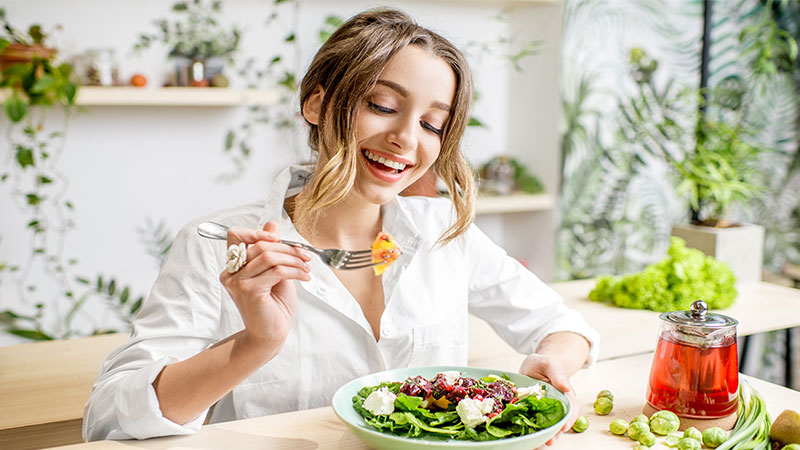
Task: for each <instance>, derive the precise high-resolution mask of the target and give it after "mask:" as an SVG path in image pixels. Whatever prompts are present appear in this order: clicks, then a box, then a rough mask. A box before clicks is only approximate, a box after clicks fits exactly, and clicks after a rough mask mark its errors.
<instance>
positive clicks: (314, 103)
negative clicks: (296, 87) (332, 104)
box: [303, 85, 325, 125]
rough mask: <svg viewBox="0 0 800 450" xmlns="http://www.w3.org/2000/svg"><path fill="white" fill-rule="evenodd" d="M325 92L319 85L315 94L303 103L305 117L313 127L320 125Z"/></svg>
mask: <svg viewBox="0 0 800 450" xmlns="http://www.w3.org/2000/svg"><path fill="white" fill-rule="evenodd" d="M324 96H325V91H324V90H323V89H322V86H320V85H317V88H316V89H314V92H312V93H311V95H309V96H308V98H307V99H306V101H305V102H303V117H304V118H305V119H306V120H307V121H308V123H310V124H312V125H319V114H320V108H322V98H323V97H324Z"/></svg>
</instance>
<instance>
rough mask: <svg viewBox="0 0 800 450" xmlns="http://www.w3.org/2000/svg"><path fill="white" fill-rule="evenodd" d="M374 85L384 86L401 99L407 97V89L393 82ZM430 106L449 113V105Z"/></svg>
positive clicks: (437, 104)
mask: <svg viewBox="0 0 800 450" xmlns="http://www.w3.org/2000/svg"><path fill="white" fill-rule="evenodd" d="M375 83H376V84H380V85H383V86H386V87H388V88H389V89H391V90H393V91H395V92H397V93H398V94H400V95H402V96H403V97H408V89H406V88H404V87H403V86H401V85H399V84H397V83H395V82H394V81H389V80H378V81H376V82H375ZM431 106H433V107H434V108H436V109H441V110H443V111H447V112H450V105H448V104H446V103H442V102H437V101H434V102H432V103H431Z"/></svg>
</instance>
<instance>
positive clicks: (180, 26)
mask: <svg viewBox="0 0 800 450" xmlns="http://www.w3.org/2000/svg"><path fill="white" fill-rule="evenodd" d="M172 12H173V13H174V14H175V19H174V20H168V19H159V20H156V21H155V25H156V26H157V27H158V31H157V32H155V33H142V34H140V35H139V38H138V41H137V42H136V44H135V45H134V50H137V51H141V50H143V49H146V48H149V47H150V46H151V45H152V44H153V43H154V42H160V43H162V44H164V45H166V46H167V47H169V53H168V55H169V57H170V58H173V59H175V60H176V64H177V80H176V81H177V84H178V85H179V86H208V85H209V83H211V82H212V80H214V75H215V74H216V73H219V72H220V70H221V69H219V67H218V66H215V63H218V62H219V61H220V60H224V61H225V62H228V63H233V55H234V53H235V52H236V50H237V49H238V47H239V40H240V38H241V34H242V32H241V30H240V29H239V28H237V27H236V26H233V27H231V28H229V29H226V28H225V27H223V26H222V25H221V23H220V21H219V16H220V15H221V13H222V1H220V0H212V1H210V2H206V1H205V0H190V1H179V2H176V3H174V4H173V5H172ZM218 79H220V78H219V77H218ZM219 83H220V84H224V82H219Z"/></svg>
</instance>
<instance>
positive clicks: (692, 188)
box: [623, 48, 766, 281]
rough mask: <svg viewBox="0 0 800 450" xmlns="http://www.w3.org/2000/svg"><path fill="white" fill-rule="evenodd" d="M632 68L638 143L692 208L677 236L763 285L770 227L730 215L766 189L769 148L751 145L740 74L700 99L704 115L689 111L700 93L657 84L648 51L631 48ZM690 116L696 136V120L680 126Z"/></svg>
mask: <svg viewBox="0 0 800 450" xmlns="http://www.w3.org/2000/svg"><path fill="white" fill-rule="evenodd" d="M630 62H631V69H632V75H633V78H634V80H635V81H636V83H637V85H638V87H639V93H638V96H637V97H635V98H633V99H631V101H630V104H627V105H623V109H624V111H625V117H626V118H627V125H628V127H629V131H630V132H631V133H632V134H631V136H632V137H631V139H635V140H640V141H642V142H643V143H644V144H645V148H648V149H651V150H652V151H653V154H654V155H656V156H659V157H662V158H663V159H664V160H665V161H666V162H667V164H668V165H669V166H670V168H671V169H672V172H673V174H674V175H675V176H676V187H677V191H678V193H679V194H681V195H683V196H685V197H686V199H687V201H688V205H689V223H688V224H676V225H674V226H673V227H672V232H671V233H672V235H673V236H677V237H680V238H682V239H684V240H685V241H686V245H687V246H688V247H693V248H697V249H699V250H701V251H703V252H704V253H706V254H708V255H711V256H713V257H715V258H716V259H718V260H720V261H724V262H726V263H728V264H729V265H730V266H731V269H732V270H733V272H734V275H735V276H736V279H737V281H758V280H760V279H761V266H762V256H763V242H764V229H763V227H761V226H759V225H753V224H742V223H737V222H735V221H733V220H731V215H730V214H731V212H732V209H733V206H734V205H736V204H737V203H740V202H746V201H748V200H750V199H752V198H753V197H754V196H755V195H757V194H758V193H760V192H761V191H762V190H763V186H764V183H763V182H762V180H760V179H759V176H760V175H759V171H758V170H757V167H756V164H757V163H758V159H759V155H760V154H761V153H762V152H764V151H765V150H766V149H765V148H764V147H761V146H759V145H757V144H755V143H754V142H752V141H751V140H750V139H751V137H752V134H753V133H752V128H750V127H751V125H750V124H749V123H748V122H747V121H746V120H745V118H746V117H747V115H746V108H747V97H746V92H745V88H744V86H743V82H742V81H741V79H739V78H738V77H735V76H733V77H729V78H728V79H726V80H723V82H722V83H720V85H719V86H718V87H717V88H715V89H711V90H706V91H705V92H706V93H707V96H706V97H707V98H701V99H700V100H699V102H700V104H701V105H704V106H705V108H703V110H702V111H700V112H698V111H697V110H696V109H693V108H691V106H690V105H692V103H693V102H692V101H690V99H691V98H694V97H693V96H694V95H696V94H697V90H696V89H681V88H678V87H676V83H673V82H672V81H670V82H669V83H667V85H666V87H665V88H663V89H659V88H658V87H657V86H656V85H655V83H654V81H653V74H654V72H655V71H656V69H657V67H658V65H657V62H656V61H654V60H652V59H651V58H649V57H648V55H647V54H646V53H645V52H644V51H643V50H642V49H638V48H635V49H633V50H631V58H630ZM656 108H657V109H656ZM686 117H695V118H696V119H695V120H697V126H696V128H695V129H694V130H693V131H694V132H692V131H687V130H691V126H690V125H689V124H690V123H691V119H689V120H688V122H689V124H687V123H683V122H680V120H684V119H685V118H686ZM684 122H687V121H686V120H684ZM687 125H689V126H688V127H687Z"/></svg>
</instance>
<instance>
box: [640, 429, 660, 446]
mask: <svg viewBox="0 0 800 450" xmlns="http://www.w3.org/2000/svg"><path fill="white" fill-rule="evenodd" d="M638 441H639V443H640V444H642V445H646V446H648V447H650V446H652V445H655V444H656V435H655V434H653V433H651V432H649V431H645V432H644V433H642V434H640V435H639V439H638Z"/></svg>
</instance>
